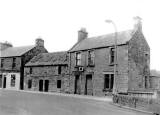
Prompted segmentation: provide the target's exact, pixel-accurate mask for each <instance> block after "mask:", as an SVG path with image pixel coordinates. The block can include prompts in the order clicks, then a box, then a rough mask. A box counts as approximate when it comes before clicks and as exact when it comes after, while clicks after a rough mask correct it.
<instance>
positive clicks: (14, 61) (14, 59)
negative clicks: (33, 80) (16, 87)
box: [12, 58, 16, 68]
mask: <svg viewBox="0 0 160 115" xmlns="http://www.w3.org/2000/svg"><path fill="white" fill-rule="evenodd" d="M15 67H16V58H13V62H12V68H15Z"/></svg>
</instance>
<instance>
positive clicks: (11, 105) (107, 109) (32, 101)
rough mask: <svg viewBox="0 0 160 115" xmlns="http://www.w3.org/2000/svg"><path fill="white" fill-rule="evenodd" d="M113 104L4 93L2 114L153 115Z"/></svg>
mask: <svg viewBox="0 0 160 115" xmlns="http://www.w3.org/2000/svg"><path fill="white" fill-rule="evenodd" d="M111 102H112V98H111V97H93V96H83V95H74V94H61V93H48V92H47V93H46V92H43V93H42V92H34V91H33V92H30V91H9V90H0V115H150V114H148V113H142V112H138V111H132V110H130V109H125V108H120V107H117V106H115V105H112V104H111Z"/></svg>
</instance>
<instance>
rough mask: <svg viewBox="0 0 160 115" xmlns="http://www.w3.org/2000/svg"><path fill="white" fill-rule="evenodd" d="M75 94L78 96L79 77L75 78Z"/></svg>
mask: <svg viewBox="0 0 160 115" xmlns="http://www.w3.org/2000/svg"><path fill="white" fill-rule="evenodd" d="M74 93H75V94H80V79H79V75H76V76H75V91H74Z"/></svg>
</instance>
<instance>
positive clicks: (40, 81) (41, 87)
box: [39, 80, 43, 91]
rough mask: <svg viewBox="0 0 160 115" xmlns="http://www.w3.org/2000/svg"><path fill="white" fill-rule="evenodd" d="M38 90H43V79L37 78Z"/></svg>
mask: <svg viewBox="0 0 160 115" xmlns="http://www.w3.org/2000/svg"><path fill="white" fill-rule="evenodd" d="M39 91H43V80H39Z"/></svg>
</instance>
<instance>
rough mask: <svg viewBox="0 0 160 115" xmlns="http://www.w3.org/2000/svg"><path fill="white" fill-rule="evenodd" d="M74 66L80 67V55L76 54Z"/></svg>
mask: <svg viewBox="0 0 160 115" xmlns="http://www.w3.org/2000/svg"><path fill="white" fill-rule="evenodd" d="M75 61H76V66H78V65H81V53H80V52H78V53H76V60H75Z"/></svg>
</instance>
